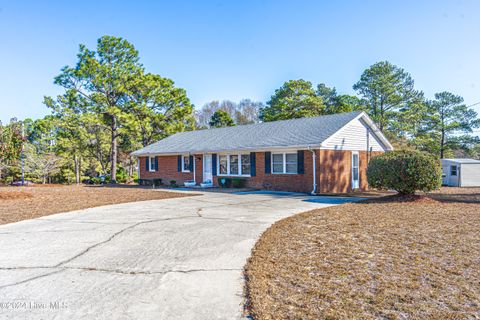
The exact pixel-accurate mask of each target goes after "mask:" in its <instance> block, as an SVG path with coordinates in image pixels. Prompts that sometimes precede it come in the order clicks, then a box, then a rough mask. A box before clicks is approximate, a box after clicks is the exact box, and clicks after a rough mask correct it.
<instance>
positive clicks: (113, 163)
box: [110, 115, 117, 183]
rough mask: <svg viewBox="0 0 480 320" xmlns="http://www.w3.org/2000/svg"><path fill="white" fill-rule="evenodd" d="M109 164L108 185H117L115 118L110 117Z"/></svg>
mask: <svg viewBox="0 0 480 320" xmlns="http://www.w3.org/2000/svg"><path fill="white" fill-rule="evenodd" d="M111 153H112V154H111V157H110V158H111V159H110V161H111V164H110V183H117V118H116V117H115V116H114V115H112V150H111Z"/></svg>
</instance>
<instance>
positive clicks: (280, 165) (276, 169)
mask: <svg viewBox="0 0 480 320" xmlns="http://www.w3.org/2000/svg"><path fill="white" fill-rule="evenodd" d="M297 162H298V157H297V153H274V154H272V173H297V169H298V163H297Z"/></svg>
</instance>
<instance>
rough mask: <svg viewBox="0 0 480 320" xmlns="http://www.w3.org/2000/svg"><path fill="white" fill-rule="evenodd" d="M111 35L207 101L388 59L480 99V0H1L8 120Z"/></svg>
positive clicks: (430, 86)
mask: <svg viewBox="0 0 480 320" xmlns="http://www.w3.org/2000/svg"><path fill="white" fill-rule="evenodd" d="M102 35H115V36H121V37H124V38H126V39H128V40H129V41H130V42H132V43H133V44H134V45H135V46H136V48H137V49H138V50H139V51H140V57H141V61H142V62H143V64H144V65H145V67H146V69H147V70H148V71H149V72H154V73H158V74H160V75H162V76H165V77H169V78H172V79H173V80H174V81H175V82H176V84H177V85H178V86H180V87H183V88H185V89H186V90H187V93H188V95H189V97H190V99H191V100H192V102H193V103H194V104H195V105H196V106H197V107H200V106H202V105H203V104H204V103H206V102H208V101H211V100H214V99H231V100H233V101H238V100H240V99H241V98H252V99H255V100H260V101H266V100H268V98H269V97H270V95H271V94H272V93H273V92H274V90H275V89H276V88H278V87H279V86H281V85H282V83H283V82H284V81H286V80H289V79H299V78H303V79H306V80H310V81H312V82H313V83H314V84H317V83H319V82H324V83H326V84H327V85H329V86H335V87H336V88H337V90H338V91H339V92H342V93H354V91H353V89H352V85H353V84H354V83H355V82H356V81H357V80H358V79H359V77H360V75H361V73H362V71H363V70H364V69H365V68H367V67H368V66H370V65H371V64H373V63H375V62H377V61H380V60H389V61H390V62H392V63H394V64H396V65H398V66H401V67H403V68H404V69H406V70H407V71H408V72H410V73H411V74H412V76H413V78H414V79H415V84H416V87H417V88H418V89H421V90H423V91H424V92H425V94H426V96H427V97H433V94H434V93H435V92H439V91H443V90H447V91H451V92H454V93H456V94H459V95H462V96H463V97H464V98H465V102H466V103H467V104H473V103H476V102H479V101H480V59H479V58H480V41H479V39H480V38H479V35H480V1H456V0H450V1H293V0H292V1H261V0H257V1H99V0H98V1H5V0H0V40H1V46H0V75H1V76H0V119H1V120H2V121H8V119H10V117H13V116H16V117H18V118H20V119H23V118H25V117H31V118H38V117H42V116H43V115H45V114H47V113H49V110H48V109H46V107H44V106H43V104H42V100H43V96H44V95H56V94H58V93H60V92H61V91H60V88H58V87H56V86H55V85H53V78H54V76H56V75H57V74H58V73H59V71H60V68H61V67H62V66H64V65H72V64H74V63H75V58H76V57H75V55H76V53H77V52H78V45H79V44H80V43H83V44H86V45H87V46H88V47H90V48H94V46H95V44H96V40H97V38H99V37H101V36H102ZM476 110H477V111H480V108H479V107H478V106H477V107H476Z"/></svg>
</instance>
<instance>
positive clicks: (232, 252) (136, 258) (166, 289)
mask: <svg viewBox="0 0 480 320" xmlns="http://www.w3.org/2000/svg"><path fill="white" fill-rule="evenodd" d="M338 202H339V201H338V198H331V199H330V200H329V198H325V197H310V196H305V195H294V194H270V193H246V194H224V193H212V192H205V193H202V195H200V196H194V197H188V198H177V199H168V200H154V201H146V202H137V203H129V204H121V205H112V206H105V207H98V208H93V209H87V210H81V211H75V212H70V213H63V214H57V215H52V216H47V217H43V218H39V219H35V220H27V221H22V222H18V223H13V224H8V225H3V226H0V244H1V248H0V318H1V319H239V318H241V317H242V306H243V303H242V302H243V295H242V290H243V278H242V268H243V266H244V264H245V262H246V259H247V258H248V257H249V255H250V250H251V248H252V247H253V245H254V243H255V241H256V240H257V239H258V237H259V236H260V234H261V233H262V232H263V231H264V230H265V229H266V228H268V227H269V226H270V225H271V224H272V223H273V222H275V221H277V220H279V219H282V218H285V217H287V216H290V215H292V214H295V213H298V212H302V211H306V210H310V209H314V208H319V207H325V206H329V205H333V204H337V203H338Z"/></svg>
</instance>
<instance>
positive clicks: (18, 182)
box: [11, 180, 35, 187]
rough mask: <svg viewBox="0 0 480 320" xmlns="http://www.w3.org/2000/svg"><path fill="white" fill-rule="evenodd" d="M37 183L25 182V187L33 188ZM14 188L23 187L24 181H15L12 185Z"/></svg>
mask: <svg viewBox="0 0 480 320" xmlns="http://www.w3.org/2000/svg"><path fill="white" fill-rule="evenodd" d="M34 184H35V183H33V182H32V181H29V180H25V181H24V183H23V185H24V186H33V185H34ZM11 185H12V186H16V187H21V186H22V181H13V182H12V183H11Z"/></svg>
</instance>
